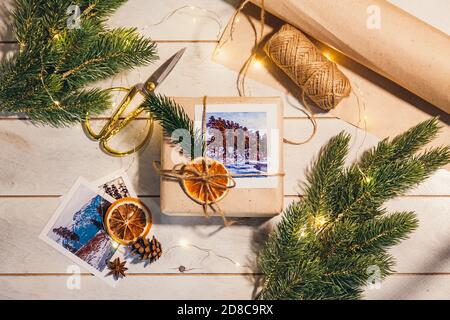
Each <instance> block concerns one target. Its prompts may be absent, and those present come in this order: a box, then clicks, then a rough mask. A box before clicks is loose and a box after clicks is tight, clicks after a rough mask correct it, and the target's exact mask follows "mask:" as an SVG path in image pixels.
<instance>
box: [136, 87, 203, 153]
mask: <svg viewBox="0 0 450 320" xmlns="http://www.w3.org/2000/svg"><path fill="white" fill-rule="evenodd" d="M142 106H143V107H144V109H145V110H147V111H148V112H149V113H150V114H151V115H152V116H153V118H154V119H155V120H157V121H158V122H159V123H160V124H161V126H162V128H163V130H164V134H165V135H166V136H167V137H169V138H171V141H172V143H176V144H179V145H180V147H181V148H182V149H183V150H184V151H185V153H186V154H187V155H189V156H190V157H191V158H192V159H193V158H195V157H197V156H201V155H202V154H203V149H204V146H203V145H204V144H203V142H202V137H201V133H200V132H199V131H198V130H195V128H194V122H193V121H192V120H191V119H190V118H189V116H188V115H187V114H186V112H185V111H184V109H183V107H182V106H180V105H179V104H178V103H176V102H175V100H173V99H170V98H168V97H166V96H163V95H154V94H150V95H148V96H147V97H146V100H145V101H144V103H143V105H142Z"/></svg>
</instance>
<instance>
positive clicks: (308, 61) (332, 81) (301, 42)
mask: <svg viewBox="0 0 450 320" xmlns="http://www.w3.org/2000/svg"><path fill="white" fill-rule="evenodd" d="M249 2H250V0H244V1H243V2H242V3H241V5H240V6H239V7H238V9H237V10H236V12H235V13H234V15H233V18H232V20H231V25H230V28H229V30H230V34H229V39H231V40H233V33H234V30H235V25H236V22H237V17H238V15H239V14H240V13H241V12H242V10H243V9H244V8H245V6H246V5H247V4H248V3H249ZM260 7H261V14H260V22H261V26H260V32H259V35H258V34H257V35H256V44H255V46H254V48H253V50H252V53H251V55H250V57H249V58H248V59H247V61H246V62H245V64H244V66H243V67H242V69H241V70H240V72H239V75H238V80H237V86H238V91H239V94H240V95H241V96H245V95H246V94H245V80H246V76H247V73H248V70H249V68H250V66H251V64H252V63H253V61H254V60H255V59H256V57H257V52H258V50H259V49H260V47H261V42H262V39H263V36H264V26H265V16H266V14H265V12H266V10H265V4H264V0H261V5H260ZM226 42H227V40H225V41H223V42H222V45H223V44H225V43H226ZM264 51H265V53H266V54H267V56H268V57H269V58H271V59H272V61H273V62H274V63H275V64H276V65H277V66H278V67H280V68H281V69H282V70H283V71H284V72H285V73H286V74H287V75H288V76H289V77H290V78H291V79H292V80H293V81H294V82H295V83H296V84H297V85H298V86H299V87H300V89H301V94H300V98H301V102H302V104H303V106H304V107H305V109H306V111H304V113H305V114H306V115H307V116H308V119H309V120H310V121H311V123H312V125H313V130H312V133H311V135H310V136H309V137H308V138H307V139H306V140H304V141H300V142H296V141H292V140H288V139H283V141H284V142H285V143H288V144H293V145H301V144H305V143H307V142H309V141H310V140H311V139H312V138H313V137H314V136H315V134H316V132H317V121H316V119H315V115H314V112H313V110H312V108H311V106H310V104H309V102H308V101H307V99H306V97H308V98H309V99H310V100H311V101H312V102H313V103H314V104H315V105H317V106H318V107H319V108H321V109H323V110H325V111H328V110H331V109H333V108H335V107H336V106H337V105H338V103H339V102H340V101H341V100H342V99H343V98H345V97H348V96H349V95H350V92H351V91H352V89H351V85H350V81H349V80H348V79H347V77H346V76H345V75H344V74H343V73H342V72H341V71H340V70H339V69H338V67H337V65H336V63H334V62H333V61H330V60H329V59H327V58H326V57H325V56H323V54H322V53H321V52H320V50H319V49H317V47H315V45H314V44H313V43H312V42H311V41H310V40H309V39H308V38H307V37H306V36H305V35H304V34H303V33H302V32H301V31H299V30H297V29H295V28H294V27H292V26H290V25H285V26H283V27H282V28H281V30H280V31H279V32H278V33H277V34H275V35H274V36H273V37H272V38H271V39H270V40H269V41H268V43H267V44H266V46H265V47H264Z"/></svg>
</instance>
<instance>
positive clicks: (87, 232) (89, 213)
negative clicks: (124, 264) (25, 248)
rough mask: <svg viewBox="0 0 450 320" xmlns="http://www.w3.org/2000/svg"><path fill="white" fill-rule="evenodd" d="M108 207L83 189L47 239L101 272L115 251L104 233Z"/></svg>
mask: <svg viewBox="0 0 450 320" xmlns="http://www.w3.org/2000/svg"><path fill="white" fill-rule="evenodd" d="M82 199H83V201H81V200H82ZM109 206H110V203H109V202H108V201H106V200H105V199H104V198H102V197H101V196H100V195H98V194H96V193H94V192H93V191H91V190H90V189H88V188H85V187H83V186H80V189H78V190H77V192H76V193H75V194H74V195H73V196H72V197H71V200H70V202H69V203H68V204H67V205H66V206H65V208H64V210H63V212H62V213H61V214H60V215H59V217H58V219H57V220H56V222H55V223H54V225H53V227H52V228H50V230H49V232H48V234H47V236H48V237H49V238H50V239H52V240H54V241H55V242H56V243H58V244H59V245H60V246H62V247H63V248H64V249H65V250H68V251H69V252H70V253H72V254H74V255H76V256H77V257H78V258H80V259H81V260H83V261H85V262H86V263H88V264H89V265H91V266H92V267H94V268H95V269H97V270H98V271H100V272H101V271H103V270H104V269H105V267H106V265H107V261H109V260H110V259H111V257H112V256H113V255H114V253H115V251H116V249H114V247H113V245H112V242H111V240H110V238H109V236H108V235H107V233H106V232H105V231H104V229H103V214H104V213H105V212H106V210H107V209H108V207H109Z"/></svg>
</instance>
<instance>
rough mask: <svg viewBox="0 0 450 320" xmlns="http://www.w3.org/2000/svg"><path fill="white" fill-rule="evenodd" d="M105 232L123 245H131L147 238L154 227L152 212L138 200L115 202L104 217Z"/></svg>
mask: <svg viewBox="0 0 450 320" xmlns="http://www.w3.org/2000/svg"><path fill="white" fill-rule="evenodd" d="M104 224H105V230H106V232H108V234H109V236H110V237H111V238H112V239H113V240H114V241H116V242H117V243H120V244H122V245H129V244H131V243H133V242H135V241H136V240H137V239H138V238H139V237H145V236H146V235H147V234H148V232H149V231H150V228H151V226H152V215H151V213H150V210H149V209H148V208H147V207H146V206H145V205H144V203H142V201H140V200H139V199H136V198H123V199H120V200H117V201H116V202H114V203H113V204H112V205H111V206H110V207H109V208H108V211H107V212H106V214H105V217H104Z"/></svg>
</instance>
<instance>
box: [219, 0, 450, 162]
mask: <svg viewBox="0 0 450 320" xmlns="http://www.w3.org/2000/svg"><path fill="white" fill-rule="evenodd" d="M252 1H253V0H252ZM349 3H353V6H350V5H349ZM368 3H369V1H366V0H363V1H350V0H342V1H331V0H321V1H305V0H297V1H294V0H284V1H276V0H265V5H266V9H267V10H269V11H273V12H275V13H277V14H278V15H280V16H281V15H283V20H280V19H279V18H276V17H275V16H273V15H271V14H269V13H267V15H266V25H265V34H264V35H263V41H262V43H261V45H260V48H262V47H263V46H264V44H265V43H266V42H267V40H268V39H269V38H270V37H271V36H272V35H273V34H274V33H275V32H277V31H278V30H279V29H280V28H281V26H282V25H284V24H285V23H286V21H287V22H291V23H292V24H293V25H295V26H297V27H299V29H301V30H302V31H305V32H307V33H309V35H311V36H317V37H318V38H319V37H320V38H322V39H323V40H324V41H327V43H330V44H332V45H333V46H334V47H337V48H338V49H340V50H341V51H342V52H345V53H346V54H349V55H354V56H355V58H356V59H358V60H360V61H361V62H366V63H367V64H369V62H371V64H372V65H373V63H375V62H377V61H378V62H379V64H380V67H379V69H381V70H386V73H389V74H391V75H394V76H396V77H400V76H402V77H403V76H405V77H406V78H402V80H403V81H402V83H405V86H408V87H409V88H413V86H411V84H413V85H414V88H415V87H417V88H420V89H421V92H422V93H428V94H427V96H428V95H430V96H431V98H432V99H430V100H433V101H434V103H435V104H438V103H439V105H440V106H441V107H442V108H443V109H444V107H446V110H447V111H448V108H449V105H450V99H449V93H450V88H449V85H450V84H449V81H450V77H449V75H450V62H449V61H448V59H446V58H448V56H450V55H449V52H450V48H449V44H450V43H449V41H448V39H449V38H448V36H446V35H445V34H443V33H441V32H440V31H438V30H436V29H434V28H432V27H430V26H428V25H426V24H425V23H423V22H421V21H419V20H417V19H416V18H414V17H412V16H410V15H408V14H407V13H405V12H403V11H402V10H401V9H399V8H397V7H394V6H392V5H389V4H388V3H385V2H384V1H370V4H374V3H377V4H378V3H379V4H380V7H381V8H382V9H381V14H382V24H381V28H382V29H381V30H368V29H367V28H366V19H367V17H368V15H367V13H366V9H367V6H368ZM343 4H347V5H343ZM306 13H309V14H306ZM259 15H260V9H259V8H258V7H257V6H255V5H252V4H250V5H248V6H247V7H246V8H245V10H244V11H243V13H241V14H240V15H239V16H238V18H239V22H238V23H236V24H235V28H234V33H233V38H232V39H231V38H230V37H229V33H230V24H229V25H228V27H227V29H226V30H225V31H224V33H223V35H222V38H221V40H220V43H219V45H218V48H220V50H218V51H217V52H216V53H215V54H214V56H213V60H214V61H216V62H219V63H221V64H223V65H225V66H227V67H229V68H230V69H233V70H235V71H236V72H239V71H240V70H241V69H242V66H243V65H244V63H245V61H246V60H247V59H248V58H249V56H250V55H251V52H252V49H253V48H254V45H255V41H256V39H257V37H256V34H257V32H259V30H260V17H259ZM335 15H336V19H338V20H335V19H334V16H335ZM397 18H398V20H397ZM284 19H286V21H284ZM316 20H317V21H318V22H317V21H316ZM403 21H405V23H406V26H407V28H408V29H407V30H405V29H404V27H403ZM334 24H336V25H334ZM300 27H301V28H300ZM325 27H326V28H325ZM334 32H336V34H335V33H334ZM337 34H340V35H341V36H342V37H344V36H345V39H346V42H343V41H342V40H341V39H340V38H338V37H337ZM373 34H376V35H373ZM411 34H412V35H415V34H417V35H418V37H419V38H422V37H425V38H429V40H424V42H423V43H419V42H418V39H419V38H417V39H415V40H414V41H412V40H411ZM424 34H427V35H426V36H424ZM384 38H386V39H384ZM310 39H311V40H312V41H313V42H314V43H315V44H316V46H318V47H319V49H321V50H322V51H323V52H324V53H325V52H326V53H327V54H329V55H331V57H332V59H333V61H335V62H336V63H337V64H338V66H339V69H340V70H341V71H343V73H344V74H345V75H346V76H347V77H348V78H349V79H350V81H351V84H352V87H353V88H357V90H355V91H356V92H357V93H358V92H359V93H360V94H359V96H361V98H362V103H363V106H361V103H360V104H358V102H357V99H356V98H355V96H354V95H351V97H349V98H346V99H344V100H342V101H341V103H340V104H339V105H338V106H337V107H336V108H335V109H334V110H332V111H330V112H329V113H328V114H329V115H331V116H337V117H339V118H341V119H342V120H345V121H347V122H349V123H350V124H352V125H355V126H357V127H360V128H363V129H365V130H367V131H368V132H370V133H372V134H374V135H376V136H378V137H379V138H386V137H393V136H395V135H397V134H400V133H402V132H404V131H405V130H407V129H409V128H410V127H412V126H414V125H416V124H417V123H419V122H420V121H423V120H426V119H429V118H430V117H431V116H436V115H439V116H440V121H441V125H442V127H443V128H442V131H441V134H440V135H439V136H438V138H437V139H436V140H434V141H433V142H432V143H430V146H438V145H443V144H444V145H446V144H448V141H450V127H449V126H448V123H449V122H450V116H449V114H448V113H446V112H445V111H441V110H439V109H438V108H436V107H435V106H434V105H432V104H431V103H429V102H427V101H425V100H424V99H422V98H420V97H419V96H417V95H415V94H413V93H411V92H410V91H407V90H405V88H404V87H402V86H400V85H398V84H396V83H394V82H393V81H391V80H389V79H387V78H386V77H383V76H381V75H380V74H379V73H376V72H374V71H373V70H371V69H369V68H368V67H366V66H364V65H362V64H360V63H358V62H356V61H355V60H353V59H350V58H349V57H347V56H346V55H344V54H342V53H341V52H339V51H337V50H334V49H332V48H331V47H329V46H326V45H325V44H323V43H321V42H318V41H317V40H315V39H314V38H310ZM405 39H409V40H405ZM433 39H434V40H433ZM396 40H398V43H397V44H395V47H394V48H396V49H391V48H388V47H386V45H387V41H392V42H395V41H396ZM441 40H445V41H441ZM405 42H406V43H405ZM408 42H411V43H408ZM397 46H398V47H399V48H397ZM404 46H405V47H406V48H408V49H407V50H405V49H404V48H403V47H404ZM431 46H432V47H433V48H434V49H433V50H430V47H431ZM416 47H417V48H416ZM413 48H414V49H413ZM381 49H385V50H387V51H389V53H388V54H384V53H383V54H382V53H381V51H380V50H381ZM408 50H414V52H413V53H410V52H409V51H408ZM258 57H259V59H260V60H262V61H263V65H264V68H252V67H251V68H250V69H249V71H248V73H247V78H252V79H255V80H257V81H259V82H261V83H263V84H266V85H269V86H271V87H273V88H275V89H278V90H279V91H281V92H285V93H286V94H290V95H293V96H294V97H297V98H299V97H300V89H299V88H298V86H297V85H295V84H294V83H293V82H292V81H291V80H290V79H289V77H288V76H287V75H285V74H284V73H283V72H282V71H281V70H280V69H279V68H278V67H277V66H275V65H274V64H273V63H271V62H270V60H269V58H268V57H266V56H265V54H264V52H262V50H260V51H258ZM384 57H386V58H387V60H386V63H383V59H384ZM393 59H395V61H392V60H393ZM414 59H418V60H419V61H422V63H420V62H416V61H414ZM425 59H426V61H427V62H426V63H423V61H425ZM390 60H391V61H390ZM419 64H420V66H419ZM436 65H439V67H438V69H439V70H438V72H435V71H436ZM397 69H398V70H397ZM431 70H434V71H431ZM377 71H379V70H377ZM379 72H381V71H379ZM428 75H429V78H426V76H428ZM426 88H429V90H432V91H428V90H426ZM410 90H411V89H410ZM431 92H433V93H431ZM434 96H436V97H434ZM438 96H439V97H438ZM314 112H315V113H316V114H317V116H321V114H323V111H322V110H320V109H318V108H317V109H314ZM363 117H364V118H366V119H367V121H366V124H365V125H364V120H363V119H362V118H363ZM319 130H320V128H319ZM446 168H447V169H448V168H449V166H447V167H446Z"/></svg>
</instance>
